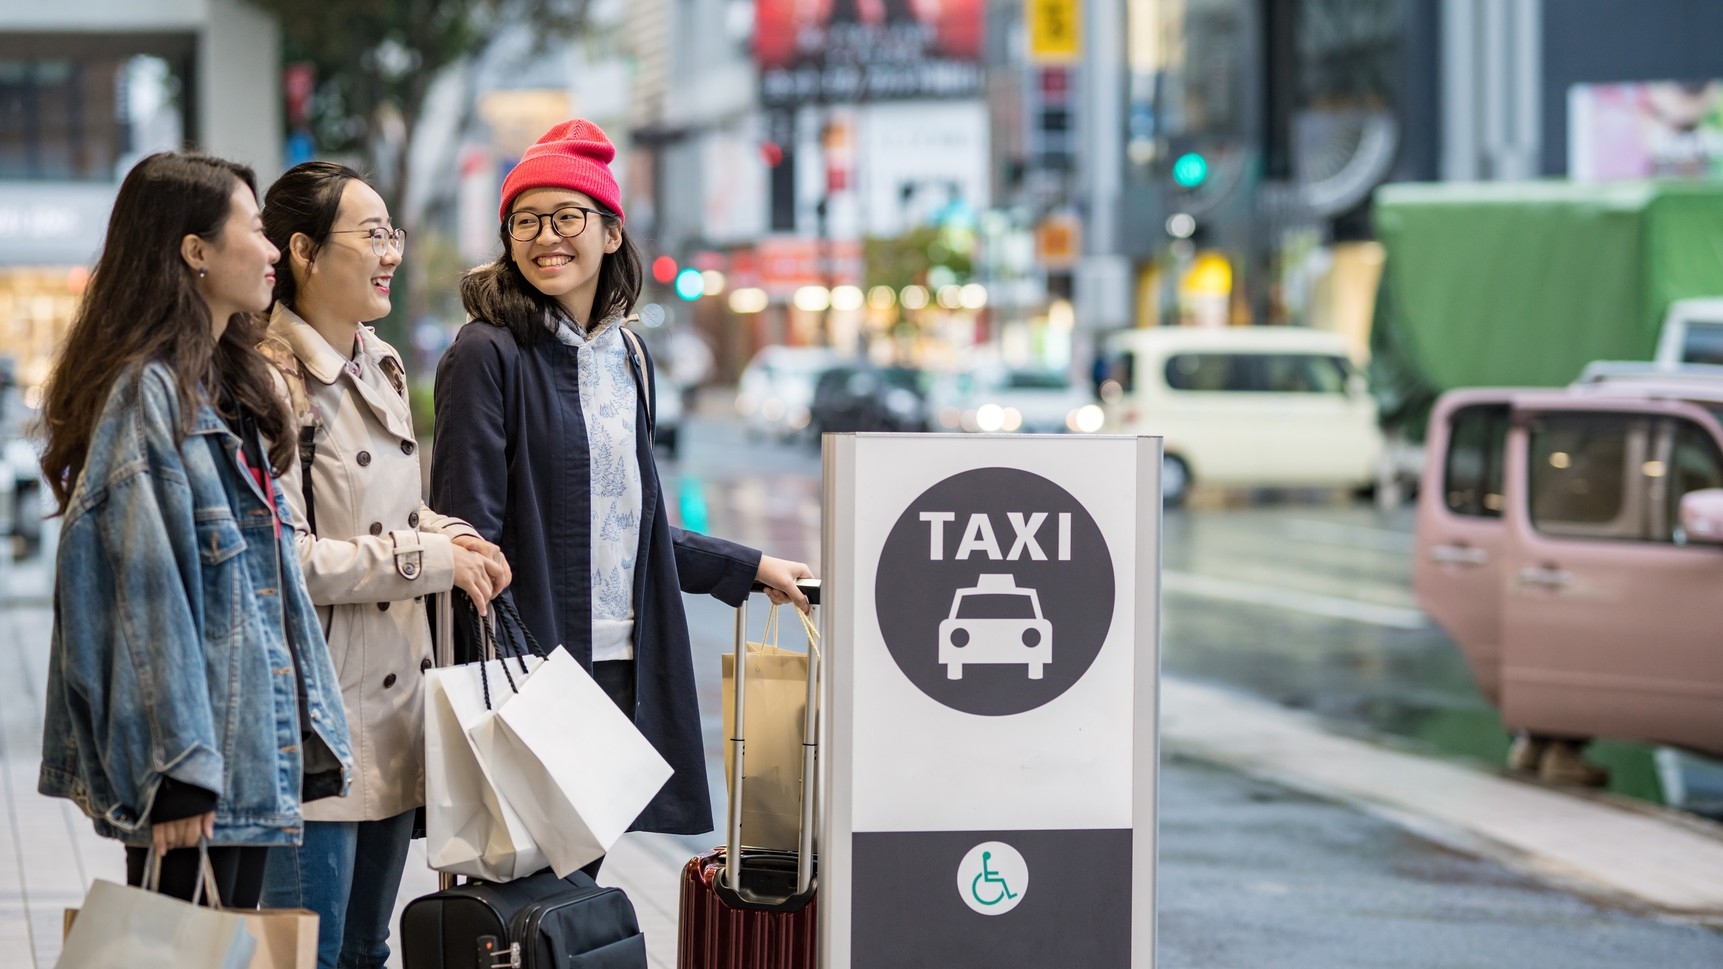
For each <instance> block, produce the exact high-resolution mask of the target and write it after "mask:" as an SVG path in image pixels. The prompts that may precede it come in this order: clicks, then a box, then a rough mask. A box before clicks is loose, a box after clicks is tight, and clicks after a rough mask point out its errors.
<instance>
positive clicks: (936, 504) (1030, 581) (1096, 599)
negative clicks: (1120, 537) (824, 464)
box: [874, 468, 1116, 716]
mask: <svg viewBox="0 0 1723 969" xmlns="http://www.w3.org/2000/svg"><path fill="white" fill-rule="evenodd" d="M924 513H928V514H933V515H946V514H949V515H950V516H951V518H950V519H949V520H945V521H944V522H943V524H942V525H941V526H940V538H939V542H938V544H939V546H940V547H939V549H938V551H939V553H940V555H939V556H938V557H937V558H935V556H934V551H935V549H934V545H935V541H934V536H933V530H934V527H935V523H933V522H930V521H926V520H923V518H922V515H923V514H924ZM1013 514H1015V515H1016V522H1015V523H1014V522H1013V520H1012V517H1011V516H1012V515H1013ZM1042 514H1045V515H1046V518H1044V519H1042V520H1041V521H1040V523H1039V524H1038V525H1037V526H1036V527H1034V528H1031V527H1030V526H1031V525H1032V524H1034V523H1035V519H1036V516H1038V515H1042ZM978 515H979V516H984V519H976V518H975V516H978ZM1061 515H1069V516H1070V519H1069V521H1070V524H1069V531H1068V533H1067V535H1068V541H1067V542H1066V543H1064V544H1065V545H1066V548H1067V549H1068V552H1069V558H1065V559H1062V558H1061V554H1060V553H1061V546H1062V542H1061V539H1060V529H1061V524H1060V516H1061ZM982 520H984V521H985V522H986V524H985V525H983V524H980V521H982ZM972 522H974V524H972ZM1020 531H1022V532H1028V533H1032V534H1029V535H1019V532H1020ZM966 538H967V539H969V540H968V541H966ZM1035 550H1039V552H1040V553H1041V555H1042V556H1043V557H1041V558H1037V557H1036V556H1035V554H1034V552H1035ZM1013 552H1015V553H1016V554H1015V557H1013V555H1012V553H1013ZM994 556H998V557H997V558H995V557H994ZM982 576H992V577H993V578H988V579H985V580H983V579H982ZM1002 576H1009V583H1007V581H1006V580H1005V579H1004V578H1000V577H1002ZM968 590H980V591H982V592H984V593H987V594H986V595H985V597H984V598H979V599H970V595H972V594H974V593H973V592H969V591H968ZM1000 590H1005V592H1004V594H1003V595H1001V594H998V593H999V592H1000ZM1024 590H1034V593H1035V594H1034V596H1033V597H1032V598H1031V597H1029V596H1027V595H1025V594H1024ZM959 592H966V595H965V596H964V599H966V600H969V602H968V603H964V604H962V605H961V608H960V603H959V600H958V593H959ZM1115 595H1116V590H1115V589H1114V576H1113V556H1112V552H1111V551H1110V550H1109V549H1108V547H1107V542H1106V539H1105V537H1104V536H1102V534H1101V528H1100V526H1099V525H1098V524H1096V522H1095V519H1094V518H1093V517H1092V516H1091V515H1090V514H1089V512H1088V509H1086V508H1084V507H1083V505H1082V504H1081V503H1080V502H1078V500H1077V499H1076V497H1075V496H1073V495H1072V494H1071V493H1070V492H1068V491H1066V490H1065V489H1064V488H1061V487H1060V486H1059V485H1057V484H1055V483H1054V482H1052V481H1049V480H1048V479H1046V478H1043V477H1041V476H1040V475H1038V474H1032V473H1030V472H1028V471H1022V470H1019V469H1016V468H977V469H975V470H973V471H964V472H961V473H959V474H955V475H952V476H951V477H949V478H946V479H945V480H944V481H941V482H939V483H938V484H936V485H934V486H933V487H931V488H929V489H927V490H926V491H924V492H922V494H921V495H920V496H919V497H917V498H916V499H915V500H914V501H913V502H911V503H910V505H909V507H908V508H907V509H905V510H904V512H903V514H902V515H901V516H899V518H898V520H897V523H896V524H895V525H893V526H892V529H891V532H890V533H889V534H888V535H887V536H886V540H885V547H884V548H883V549H881V552H880V559H879V570H878V572H877V574H876V575H875V578H874V609H875V614H876V616H877V618H878V620H879V627H880V634H881V636H882V637H883V638H884V639H885V645H886V650H887V651H888V652H890V653H891V657H892V659H893V660H894V661H895V662H896V663H897V665H898V668H899V669H901V670H902V671H903V673H904V675H905V676H907V677H908V678H909V680H910V682H912V683H914V684H915V685H916V687H917V688H918V689H920V690H921V691H922V692H923V693H925V694H927V695H928V696H929V697H931V698H932V699H933V700H935V701H937V702H939V703H941V704H943V705H945V706H948V707H951V708H952V709H954V710H961V711H963V712H964V713H973V714H977V715H980V716H1010V715H1012V714H1018V713H1024V712H1027V711H1029V710H1034V709H1036V708H1037V707H1040V706H1043V705H1045V704H1047V703H1051V702H1052V701H1053V700H1055V699H1057V698H1058V697H1059V696H1061V695H1063V694H1064V693H1065V691H1066V690H1069V689H1070V688H1071V687H1072V686H1074V685H1076V683H1077V681H1078V680H1080V679H1082V678H1083V676H1084V674H1086V673H1087V672H1088V671H1089V667H1090V666H1091V665H1093V664H1094V662H1095V657H1096V656H1098V655H1100V652H1101V647H1102V645H1103V644H1104V643H1105V642H1106V640H1107V631H1108V629H1110V628H1111V626H1112V622H1113V604H1114V598H1115ZM1037 606H1038V607H1039V619H1040V620H1042V621H1043V622H1040V623H1036V622H1035V609H1036V607H1037ZM956 612H962V613H963V615H954V613H956ZM972 616H979V617H980V618H983V619H990V620H994V622H993V623H992V624H990V625H980V624H978V625H976V626H975V628H965V626H963V625H961V624H960V623H959V622H958V620H962V619H965V618H971V617H972ZM948 619H949V620H953V622H952V623H951V624H949V625H948V624H947V620H948ZM999 620H1007V622H1005V623H1000V622H999ZM1012 623H1019V624H1020V625H1012ZM1030 631H1034V633H1035V636H1034V637H1033V640H1034V641H1033V642H1031V637H1030V636H1029V632H1030ZM1044 631H1045V632H1044ZM1043 633H1044V634H1043ZM947 643H949V644H950V647H951V648H950V649H949V650H948V651H947V656H946V659H947V660H950V659H952V658H953V654H955V653H957V652H958V651H959V650H961V653H962V662H945V661H942V660H941V651H942V648H944V647H946V644H947ZM1019 655H1021V658H1022V659H1023V662H1017V661H1016V659H1017V657H1018V656H1019ZM989 660H1003V661H989ZM1036 672H1039V673H1040V676H1039V678H1037V677H1036V676H1035V675H1034V674H1035V673H1036ZM954 676H955V678H954Z"/></svg>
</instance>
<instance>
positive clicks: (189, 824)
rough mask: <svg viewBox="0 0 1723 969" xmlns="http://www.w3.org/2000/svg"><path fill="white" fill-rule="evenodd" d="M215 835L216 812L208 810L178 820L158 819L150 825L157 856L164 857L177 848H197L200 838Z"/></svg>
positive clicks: (151, 837) (151, 838) (151, 839)
mask: <svg viewBox="0 0 1723 969" xmlns="http://www.w3.org/2000/svg"><path fill="white" fill-rule="evenodd" d="M213 837H215V812H214V811H206V812H204V813H203V814H194V815H192V816H191V817H189V818H180V819H179V820H177V821H158V822H156V823H155V824H152V825H150V841H151V843H152V845H153V846H154V847H155V849H156V856H157V857H163V856H165V855H167V853H168V852H169V851H172V850H173V849H175V848H196V847H197V843H198V839H199V838H213Z"/></svg>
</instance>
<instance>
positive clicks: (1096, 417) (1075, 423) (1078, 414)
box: [1065, 404, 1107, 434]
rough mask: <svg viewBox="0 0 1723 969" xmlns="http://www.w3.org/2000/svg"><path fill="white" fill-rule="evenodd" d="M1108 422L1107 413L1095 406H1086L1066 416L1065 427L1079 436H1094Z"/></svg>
mask: <svg viewBox="0 0 1723 969" xmlns="http://www.w3.org/2000/svg"><path fill="white" fill-rule="evenodd" d="M1106 422H1107V415H1106V413H1105V412H1104V411H1102V410H1101V408H1100V407H1099V406H1097V405H1095V404H1084V405H1083V406H1081V407H1079V408H1077V409H1075V410H1073V411H1071V413H1069V414H1067V415H1065V426H1066V427H1067V428H1069V429H1070V430H1071V431H1072V432H1073V433H1077V434H1093V433H1095V432H1096V431H1098V430H1100V429H1101V427H1102V425H1104V424H1106Z"/></svg>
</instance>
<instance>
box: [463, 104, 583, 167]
mask: <svg viewBox="0 0 1723 969" xmlns="http://www.w3.org/2000/svg"><path fill="white" fill-rule="evenodd" d="M573 100H574V99H573V98H572V97H570V96H569V93H568V92H567V91H561V90H555V89H550V88H528V89H524V90H515V91H492V92H491V93H489V94H486V95H484V96H483V97H481V98H479V103H478V113H479V117H480V118H482V119H484V122H485V124H487V125H489V126H490V129H491V147H493V148H495V149H496V150H497V151H498V152H499V153H500V154H502V155H504V156H506V157H508V158H511V159H512V158H519V157H520V156H521V153H522V152H524V151H526V150H527V148H528V147H530V146H531V145H532V143H533V142H535V141H537V140H538V139H539V136H540V135H542V134H544V133H545V132H546V131H549V130H550V129H551V127H552V126H554V125H557V124H559V123H561V122H563V121H567V120H568V119H569V118H571V117H574V116H575V114H576V111H575V108H576V105H575V104H574V103H573Z"/></svg>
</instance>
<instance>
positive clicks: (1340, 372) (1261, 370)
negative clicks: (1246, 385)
mask: <svg viewBox="0 0 1723 969" xmlns="http://www.w3.org/2000/svg"><path fill="white" fill-rule="evenodd" d="M1256 362H1257V385H1256V386H1254V387H1252V388H1251V389H1252V390H1260V391H1264V392H1266V393H1271V394H1340V393H1345V392H1346V374H1347V365H1346V361H1345V360H1344V359H1342V358H1340V357H1325V356H1319V355H1317V354H1314V353H1264V354H1260V355H1258V356H1257V358H1256Z"/></svg>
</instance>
